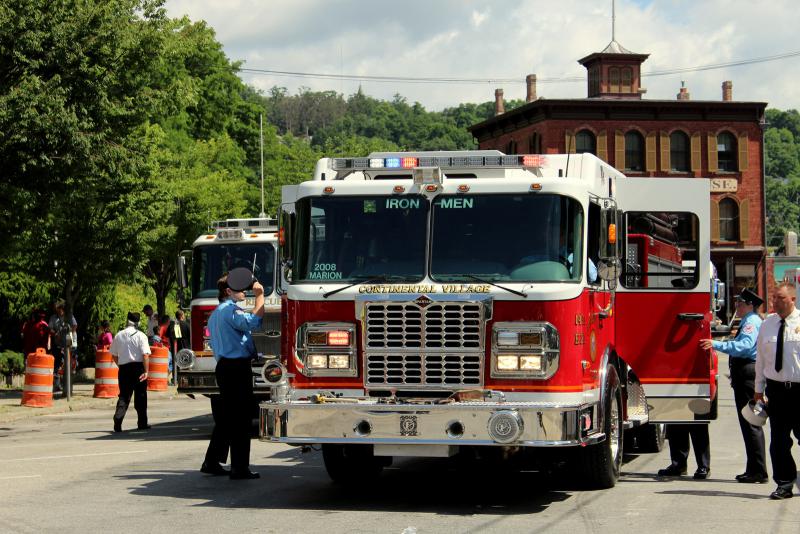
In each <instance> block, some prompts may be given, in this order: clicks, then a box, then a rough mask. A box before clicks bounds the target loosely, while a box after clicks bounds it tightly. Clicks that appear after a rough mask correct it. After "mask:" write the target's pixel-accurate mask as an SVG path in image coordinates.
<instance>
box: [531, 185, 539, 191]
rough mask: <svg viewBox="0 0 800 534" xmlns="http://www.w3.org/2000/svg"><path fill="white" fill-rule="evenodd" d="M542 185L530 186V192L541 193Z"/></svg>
mask: <svg viewBox="0 0 800 534" xmlns="http://www.w3.org/2000/svg"><path fill="white" fill-rule="evenodd" d="M541 190H542V184H531V191H541Z"/></svg>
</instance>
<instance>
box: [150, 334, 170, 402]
mask: <svg viewBox="0 0 800 534" xmlns="http://www.w3.org/2000/svg"><path fill="white" fill-rule="evenodd" d="M168 373H169V349H167V347H158V346H153V345H151V346H150V359H149V362H148V364H147V391H167V378H168V377H169V374H168Z"/></svg>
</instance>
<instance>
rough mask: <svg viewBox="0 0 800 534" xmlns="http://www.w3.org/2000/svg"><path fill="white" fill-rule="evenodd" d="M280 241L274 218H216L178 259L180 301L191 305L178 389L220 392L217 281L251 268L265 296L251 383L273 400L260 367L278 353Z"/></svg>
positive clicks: (249, 301) (178, 362)
mask: <svg viewBox="0 0 800 534" xmlns="http://www.w3.org/2000/svg"><path fill="white" fill-rule="evenodd" d="M277 243H278V225H277V220H276V219H275V218H251V219H227V220H223V221H215V222H213V223H212V224H211V227H210V230H209V232H208V233H206V234H203V235H200V236H199V237H198V238H197V239H195V241H194V243H193V245H192V249H191V250H187V251H184V252H182V253H181V254H180V256H179V257H178V276H177V278H178V287H179V292H180V295H179V300H181V301H182V303H181V306H182V307H188V309H189V312H190V331H191V341H190V348H189V349H183V350H180V351H178V353H177V354H176V356H175V375H176V382H177V385H178V393H184V394H187V395H195V394H201V395H207V396H210V397H212V401H213V400H214V399H213V397H215V396H217V395H218V394H219V387H218V386H217V380H216V377H215V375H214V370H215V369H216V363H217V362H216V360H215V359H214V353H213V351H212V350H211V337H210V332H209V330H208V318H209V316H210V315H211V312H213V311H214V309H215V308H216V307H217V305H218V304H219V300H218V297H217V295H218V290H217V280H219V278H220V277H221V276H222V275H223V274H226V273H227V272H229V271H230V270H231V269H235V268H236V267H247V268H248V269H251V270H252V271H253V274H255V276H256V278H257V279H258V281H259V282H261V285H263V286H264V296H265V304H264V307H265V313H264V317H263V322H262V326H261V328H260V329H259V330H256V331H254V332H253V343H254V344H255V347H256V352H257V353H258V358H257V359H254V360H253V362H252V369H253V386H254V391H255V393H256V397H257V398H258V399H259V401H261V400H265V399H268V398H269V393H270V387H269V385H268V384H267V383H266V382H264V379H263V378H262V373H261V371H262V369H263V367H264V363H265V362H267V361H271V360H274V359H277V358H278V357H279V354H280V335H281V326H280V298H279V296H278V293H277V288H276V284H275V273H276V265H277V263H276V262H277ZM187 291H188V295H187V294H186V293H187ZM245 295H246V300H245V302H244V303H243V304H242V307H243V308H245V309H247V310H252V308H253V306H254V304H255V297H254V295H253V294H252V292H249V291H248V292H246V293H245ZM187 303H188V306H187V305H186V304H187ZM214 405H215V403H214V402H212V407H213V406H214ZM256 414H257V409H256Z"/></svg>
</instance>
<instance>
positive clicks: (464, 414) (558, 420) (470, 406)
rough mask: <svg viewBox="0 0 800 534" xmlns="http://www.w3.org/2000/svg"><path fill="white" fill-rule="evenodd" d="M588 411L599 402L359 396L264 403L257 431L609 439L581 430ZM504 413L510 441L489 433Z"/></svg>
mask: <svg viewBox="0 0 800 534" xmlns="http://www.w3.org/2000/svg"><path fill="white" fill-rule="evenodd" d="M587 412H588V413H590V414H591V416H592V421H597V407H596V406H593V405H579V406H564V405H557V404H554V403H527V402H503V401H496V402H495V401H468V402H453V403H447V404H434V403H398V404H389V403H385V402H378V401H376V400H374V399H355V398H349V399H341V398H339V399H336V400H335V401H333V402H323V403H318V402H312V401H308V400H285V401H269V402H263V403H261V405H260V418H259V419H260V421H259V435H260V439H261V440H262V441H270V442H276V443H288V444H295V445H301V444H314V443H360V444H373V445H377V444H383V445H385V444H396V445H415V444H416V445H449V446H458V445H465V446H466V445H484V446H486V445H495V446H499V445H501V446H523V447H565V446H574V445H581V444H591V443H596V442H599V441H602V440H603V439H604V438H605V434H603V433H602V432H598V431H596V430H595V429H594V428H590V429H589V430H588V431H582V430H581V421H582V418H581V414H585V413H587ZM500 413H503V414H505V415H509V414H510V417H511V418H513V419H514V420H516V421H518V422H519V423H520V425H519V426H520V427H521V428H520V429H519V432H518V434H517V435H516V437H515V439H513V440H511V441H503V442H500V441H497V440H496V439H494V438H493V434H492V433H490V424H494V425H495V430H496V429H497V428H496V426H497V424H503V423H502V422H498V421H497V415H498V414H500ZM493 421H494V423H493ZM454 423H455V424H456V425H455V426H454ZM458 424H460V427H459V425H458ZM593 426H596V423H593ZM454 428H457V429H460V430H462V432H461V433H460V435H458V434H459V433H458V432H453V429H454ZM494 435H495V436H496V435H497V434H496V433H495V434H494Z"/></svg>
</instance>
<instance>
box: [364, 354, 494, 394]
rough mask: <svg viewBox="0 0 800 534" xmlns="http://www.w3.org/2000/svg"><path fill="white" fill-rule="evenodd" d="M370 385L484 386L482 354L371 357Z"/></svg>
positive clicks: (368, 367)
mask: <svg viewBox="0 0 800 534" xmlns="http://www.w3.org/2000/svg"><path fill="white" fill-rule="evenodd" d="M366 365H367V371H366V385H367V386H441V387H461V386H480V385H481V354H478V353H475V354H368V355H367V363H366Z"/></svg>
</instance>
